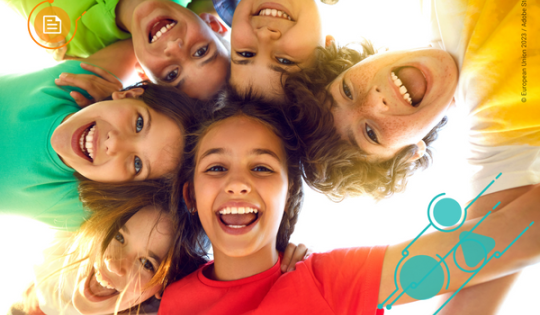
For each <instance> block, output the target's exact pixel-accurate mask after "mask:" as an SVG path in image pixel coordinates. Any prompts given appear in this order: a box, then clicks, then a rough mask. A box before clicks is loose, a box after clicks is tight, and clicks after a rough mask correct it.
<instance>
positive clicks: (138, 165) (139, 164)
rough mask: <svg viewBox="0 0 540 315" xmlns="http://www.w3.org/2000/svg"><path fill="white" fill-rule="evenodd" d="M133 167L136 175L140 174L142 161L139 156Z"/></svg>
mask: <svg viewBox="0 0 540 315" xmlns="http://www.w3.org/2000/svg"><path fill="white" fill-rule="evenodd" d="M133 166H134V167H135V174H139V172H140V171H141V169H142V161H141V159H140V158H139V157H138V156H136V157H135V159H134V161H133Z"/></svg>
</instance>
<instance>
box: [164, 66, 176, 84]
mask: <svg viewBox="0 0 540 315" xmlns="http://www.w3.org/2000/svg"><path fill="white" fill-rule="evenodd" d="M176 77H178V68H176V69H174V70H173V71H171V72H169V73H168V74H167V76H166V77H165V81H166V82H172V81H174V80H175V79H176Z"/></svg>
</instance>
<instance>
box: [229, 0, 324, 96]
mask: <svg viewBox="0 0 540 315" xmlns="http://www.w3.org/2000/svg"><path fill="white" fill-rule="evenodd" d="M274 13H275V14H274ZM288 17H290V19H289V18H288ZM323 44H324V41H323V36H322V29H321V19H320V16H319V11H318V9H317V5H316V4H315V1H314V0H294V1H293V0H272V1H267V0H242V1H240V3H239V4H238V7H237V8H236V11H235V12H234V17H233V22H232V35H231V46H232V52H231V61H232V65H231V83H232V84H233V85H234V86H236V87H237V89H238V90H240V91H242V90H246V89H247V88H250V87H252V88H253V89H254V90H255V91H256V92H260V93H262V94H264V95H265V96H266V97H272V96H273V95H275V94H282V91H281V83H280V78H281V72H280V71H279V70H278V68H281V69H284V70H286V71H287V72H296V71H299V70H300V68H302V67H305V66H307V65H309V64H311V63H312V62H313V61H314V60H315V54H314V51H315V48H316V47H318V46H323ZM269 82H270V84H269Z"/></svg>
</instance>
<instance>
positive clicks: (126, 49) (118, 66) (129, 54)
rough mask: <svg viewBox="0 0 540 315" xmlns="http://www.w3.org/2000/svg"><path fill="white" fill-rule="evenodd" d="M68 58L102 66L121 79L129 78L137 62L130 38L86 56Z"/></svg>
mask: <svg viewBox="0 0 540 315" xmlns="http://www.w3.org/2000/svg"><path fill="white" fill-rule="evenodd" d="M70 59H73V60H79V61H82V62H87V63H90V64H93V65H96V66H98V67H100V68H103V69H105V70H107V71H109V72H111V73H112V74H114V75H115V76H117V77H118V78H119V79H120V80H121V81H125V80H127V79H129V77H130V76H131V75H132V74H133V73H134V71H135V64H136V63H137V58H136V57H135V52H134V51H133V44H132V42H131V39H126V40H122V41H119V42H116V43H114V44H111V45H109V46H107V47H105V48H103V49H101V50H99V51H97V52H95V53H94V54H92V55H91V56H90V57H88V58H70Z"/></svg>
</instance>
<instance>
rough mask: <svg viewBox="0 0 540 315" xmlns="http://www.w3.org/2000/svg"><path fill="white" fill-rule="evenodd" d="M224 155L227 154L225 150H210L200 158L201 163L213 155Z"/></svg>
mask: <svg viewBox="0 0 540 315" xmlns="http://www.w3.org/2000/svg"><path fill="white" fill-rule="evenodd" d="M223 153H225V150H224V149H223V148H213V149H208V150H206V151H205V152H204V153H203V154H201V157H200V158H199V161H200V160H202V159H204V158H205V157H207V156H209V155H211V154H223Z"/></svg>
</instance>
